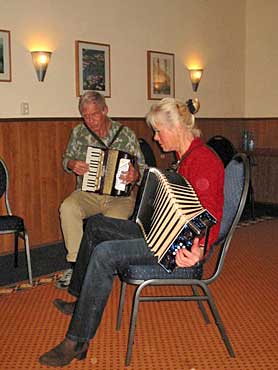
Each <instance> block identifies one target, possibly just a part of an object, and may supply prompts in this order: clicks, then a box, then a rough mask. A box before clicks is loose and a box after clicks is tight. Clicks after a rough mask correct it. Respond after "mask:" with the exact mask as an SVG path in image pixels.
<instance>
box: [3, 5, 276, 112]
mask: <svg viewBox="0 0 278 370" xmlns="http://www.w3.org/2000/svg"><path fill="white" fill-rule="evenodd" d="M257 2H258V1H257ZM273 2H274V1H273ZM258 3H259V2H258ZM245 5H246V2H245V1H243V0H234V1H230V0H195V1H189V0H172V1H169V0H141V1H138V0H103V1H97V0H83V1H82V2H77V1H75V0H45V1H41V2H38V1H37V0H26V1H24V2H22V0H9V1H6V0H0V9H1V11H0V29H7V30H10V31H11V37H12V82H10V83H8V82H0V96H1V99H0V118H10V117H12V118H14V117H24V116H21V113H20V104H21V102H28V103H29V105H30V115H29V116H30V117H73V116H77V115H78V111H77V108H76V106H77V98H76V96H75V64H74V63H75V60H74V41H75V40H85V41H93V42H100V43H107V44H110V45H111V83H112V96H111V98H110V99H109V100H108V103H109V108H110V114H111V115H113V116H130V117H136V116H143V115H144V114H145V113H146V111H147V109H148V107H149V106H150V104H151V103H152V101H148V100H147V88H146V74H147V73H146V68H147V65H146V51H147V50H158V51H165V52H170V53H174V54H175V58H176V96H177V97H178V98H181V99H185V98H188V97H191V96H194V94H193V92H192V89H191V85H190V82H189V79H188V74H187V71H186V69H185V65H186V64H189V63H190V62H193V61H197V62H199V63H201V65H202V66H203V67H204V69H205V71H204V75H203V79H202V81H201V84H200V87H199V91H198V96H199V98H200V100H201V104H202V108H201V111H200V116H202V117H242V116H243V115H244V104H245V99H244V92H245V85H244V82H245V80H244V65H245ZM248 9H249V8H248ZM248 19H249V18H248ZM40 46H43V47H45V48H48V49H50V50H52V51H53V55H52V59H51V63H50V65H49V69H48V71H47V74H46V78H45V82H38V81H37V77H36V74H35V71H34V67H33V65H32V61H31V56H30V53H29V50H30V49H31V48H34V47H40ZM273 68H274V67H273ZM247 106H248V107H249V104H247ZM257 113H258V114H260V113H261V112H257ZM263 115H265V114H263ZM25 118H26V117H25Z"/></svg>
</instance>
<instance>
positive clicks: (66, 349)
mask: <svg viewBox="0 0 278 370" xmlns="http://www.w3.org/2000/svg"><path fill="white" fill-rule="evenodd" d="M88 347H89V343H87V342H84V343H77V342H73V341H72V340H70V339H68V338H65V339H64V340H63V342H62V343H60V344H58V346H56V347H54V348H53V349H52V350H51V351H49V352H47V353H45V354H44V355H42V356H41V357H40V358H39V362H40V363H41V364H42V365H46V366H53V367H62V366H66V365H68V364H70V363H71V361H72V360H73V359H74V358H76V359H77V360H84V359H85V358H86V355H87V351H88Z"/></svg>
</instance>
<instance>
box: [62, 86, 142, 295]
mask: <svg viewBox="0 0 278 370" xmlns="http://www.w3.org/2000/svg"><path fill="white" fill-rule="evenodd" d="M79 111H80V114H81V116H82V117H83V122H82V123H80V124H79V125H77V126H76V127H75V128H74V129H73V131H72V134H71V137H70V140H69V143H68V146H67V149H66V151H65V153H64V156H63V167H64V169H65V171H66V172H68V173H74V174H75V175H76V176H77V188H76V190H75V191H74V192H73V193H72V194H71V195H70V196H69V197H67V198H66V199H65V200H64V201H63V203H62V205H61V207H60V218H61V227H62V231H63V236H64V241H65V246H66V249H67V261H68V262H69V263H71V265H74V263H75V261H76V258H77V253H78V250H79V245H80V242H81V239H82V235H83V220H84V219H85V218H87V217H89V216H92V215H94V214H97V213H102V214H103V215H106V216H109V217H116V218H120V219H128V217H129V216H130V215H131V214H132V212H133V208H134V203H135V195H134V192H131V194H130V196H111V195H107V194H103V195H101V194H98V193H94V192H86V191H82V190H81V186H82V180H83V175H84V174H85V173H86V172H88V170H89V165H88V164H87V163H86V162H85V159H86V154H87V148H88V147H89V146H93V147H99V148H102V149H107V148H109V149H116V150H120V151H124V152H127V153H129V154H131V155H133V156H135V157H136V162H137V165H138V167H137V166H136V168H135V167H134V166H132V165H131V164H130V165H129V170H128V171H126V172H125V173H124V174H123V175H122V176H121V180H122V181H124V183H125V184H134V183H136V182H137V181H138V180H139V178H140V172H141V173H142V171H143V170H144V166H145V162H144V157H143V154H142V152H141V149H140V144H139V142H138V140H137V138H136V136H135V134H134V132H133V131H132V130H130V129H129V128H128V127H125V126H122V125H121V124H120V123H119V122H115V121H112V120H111V119H110V118H109V117H108V115H107V114H108V107H107V105H106V102H105V98H104V97H103V96H102V95H101V94H100V93H98V92H93V91H87V92H86V93H85V94H84V95H82V96H81V97H80V100H79ZM137 168H138V169H137ZM71 267H72V266H71ZM71 274H72V268H70V269H68V270H66V271H65V272H64V274H63V275H62V277H61V278H60V279H59V280H58V282H57V285H56V286H57V287H58V288H67V287H68V285H69V283H70V279H71Z"/></svg>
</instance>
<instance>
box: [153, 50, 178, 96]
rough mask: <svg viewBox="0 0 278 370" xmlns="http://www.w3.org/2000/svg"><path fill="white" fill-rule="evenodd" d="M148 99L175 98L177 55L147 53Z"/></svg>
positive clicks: (157, 52) (156, 52)
mask: <svg viewBox="0 0 278 370" xmlns="http://www.w3.org/2000/svg"><path fill="white" fill-rule="evenodd" d="M147 63H148V64H147V65H148V99H151V100H156V99H157V100H158V99H162V98H166V97H172V98H174V97H175V55H174V54H170V53H163V52H159V51H152V50H148V51H147Z"/></svg>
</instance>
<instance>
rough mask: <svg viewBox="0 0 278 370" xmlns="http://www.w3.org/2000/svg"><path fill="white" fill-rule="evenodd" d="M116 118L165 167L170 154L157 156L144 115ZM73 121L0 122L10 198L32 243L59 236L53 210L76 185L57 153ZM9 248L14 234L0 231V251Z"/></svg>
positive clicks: (1, 152)
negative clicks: (143, 142)
mask: <svg viewBox="0 0 278 370" xmlns="http://www.w3.org/2000/svg"><path fill="white" fill-rule="evenodd" d="M119 120H120V121H121V122H122V123H123V124H126V125H127V126H129V127H130V128H131V129H133V130H134V131H135V133H136V134H137V136H138V137H143V138H145V139H146V140H147V141H148V142H149V143H150V144H151V145H152V146H153V149H154V153H155V155H156V158H157V162H158V166H159V167H163V168H165V167H168V165H169V164H170V163H171V162H172V161H173V156H172V155H171V154H167V155H162V153H161V151H160V150H159V148H158V146H157V145H156V144H155V143H154V142H152V132H151V130H150V129H149V128H148V127H147V126H146V124H145V122H144V119H130V120H128V119H119ZM77 121H78V120H68V119H67V120H63V119H61V120H58V119H57V120H51V119H50V120H47V119H42V120H39V119H38V120H35V119H32V120H30V121H27V120H24V121H20V120H15V121H12V120H9V121H4V120H1V121H0V156H1V157H2V158H3V159H4V160H5V161H6V163H7V166H8V168H9V173H10V197H9V198H10V203H11V207H12V210H13V213H14V214H18V215H20V216H22V217H23V218H24V219H25V221H26V226H27V229H28V232H29V237H30V243H31V246H36V245H41V244H48V243H52V242H55V241H58V240H61V239H62V235H61V231H60V222H59V212H58V209H59V206H60V204H61V202H62V200H63V199H64V198H65V197H66V196H67V195H68V194H70V193H71V192H72V191H73V189H74V187H75V176H74V175H70V174H67V173H65V172H64V170H63V168H62V155H63V152H64V150H65V148H66V145H67V143H68V139H69V136H70V133H71V130H72V128H73V127H74V126H75V125H76V123H77ZM2 208H3V207H2V206H1V210H2ZM20 247H21V248H22V245H21V246H20ZM12 248H13V239H12V238H11V237H10V236H1V250H0V253H2V252H9V251H11V250H12Z"/></svg>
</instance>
